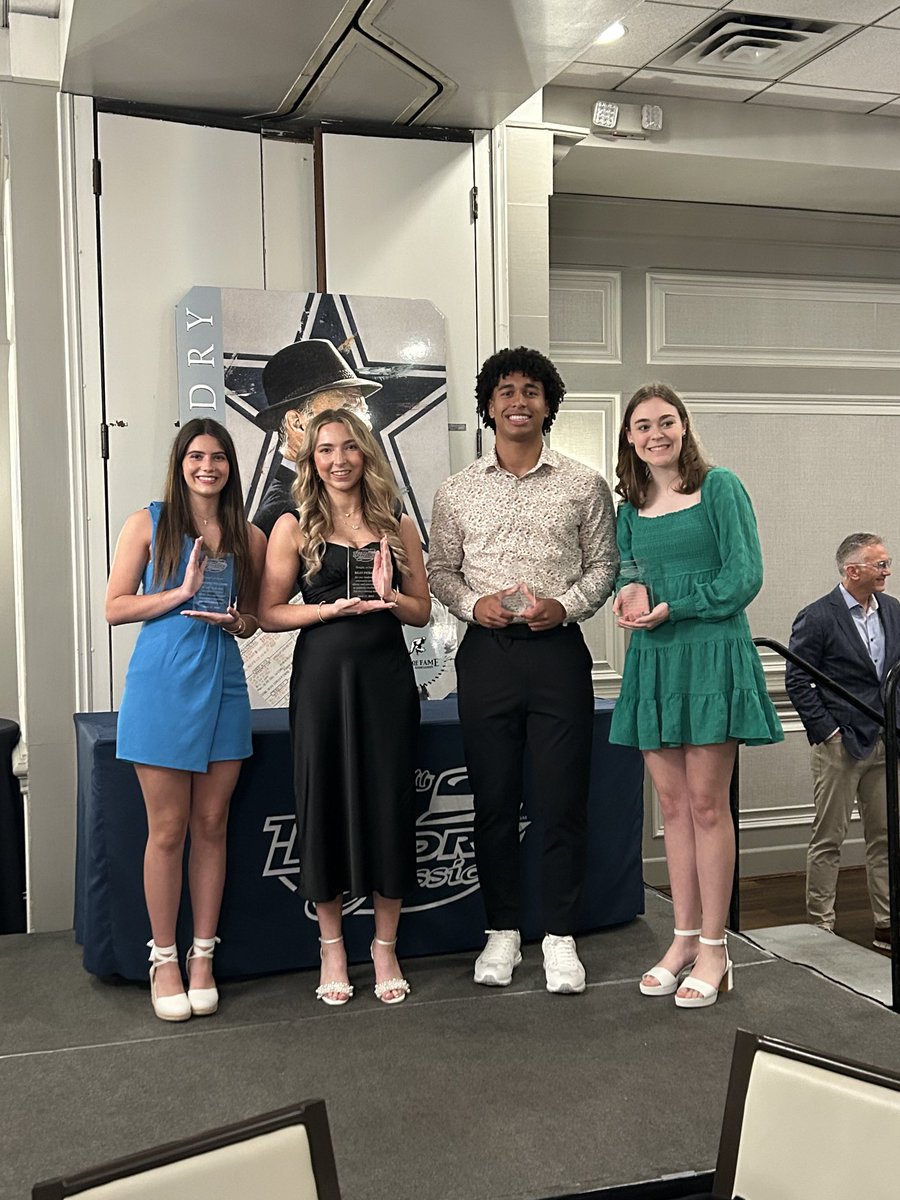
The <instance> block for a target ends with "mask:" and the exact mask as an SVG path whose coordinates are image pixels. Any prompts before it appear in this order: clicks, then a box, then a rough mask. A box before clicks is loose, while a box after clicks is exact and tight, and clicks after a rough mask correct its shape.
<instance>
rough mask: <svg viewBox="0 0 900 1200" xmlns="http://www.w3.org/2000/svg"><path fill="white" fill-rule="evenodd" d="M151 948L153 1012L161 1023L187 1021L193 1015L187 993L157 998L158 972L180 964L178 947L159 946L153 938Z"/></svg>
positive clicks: (151, 999)
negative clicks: (166, 967)
mask: <svg viewBox="0 0 900 1200" xmlns="http://www.w3.org/2000/svg"><path fill="white" fill-rule="evenodd" d="M147 945H148V946H149V947H150V1002H151V1004H152V1005H153V1011H154V1012H155V1013H156V1015H157V1016H158V1017H159V1019H160V1020H161V1021H187V1020H188V1019H189V1017H190V1015H191V1002H190V1000H188V998H187V994H186V993H185V992H176V993H175V995H174V996H157V994H156V972H157V969H158V968H159V967H162V966H165V965H166V964H167V963H175V964H176V965H177V963H178V947H177V946H157V944H156V942H154V940H153V939H152V938H151V939H150V941H149V942H148V943H147Z"/></svg>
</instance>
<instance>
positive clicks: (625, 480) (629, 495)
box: [616, 383, 712, 508]
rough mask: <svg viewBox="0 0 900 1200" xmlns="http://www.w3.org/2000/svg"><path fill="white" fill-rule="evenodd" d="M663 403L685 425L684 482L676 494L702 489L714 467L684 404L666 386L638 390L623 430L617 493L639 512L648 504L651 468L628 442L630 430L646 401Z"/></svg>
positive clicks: (680, 471) (681, 472)
mask: <svg viewBox="0 0 900 1200" xmlns="http://www.w3.org/2000/svg"><path fill="white" fill-rule="evenodd" d="M654 399H658V400H663V401H665V403H666V404H671V406H672V407H673V408H674V409H675V411H676V412H677V413H678V416H679V418H680V419H681V421H682V422H683V423H684V440H683V442H682V443H681V454H680V455H679V456H678V474H679V476H680V482H679V484H678V487H677V488H676V489H675V490H676V491H679V492H682V493H683V494H684V495H686V496H689V495H691V494H692V493H693V492H696V491H697V489H698V488H699V487H700V486H701V485H702V483H703V480H704V479H705V478H706V475H707V472H708V471H709V469H710V467H711V465H712V464H711V463H710V462H708V461H707V459H706V456H705V455H704V453H703V449H702V447H701V446H700V443H699V441H698V440H697V438H696V437H695V436H694V427H693V424H692V422H691V419H690V417H689V416H688V410H687V409H686V408H685V406H684V401H683V400H682V399H681V397H680V396H679V395H678V393H677V392H675V391H673V389H672V388H670V387H669V385H668V384H666V383H647V384H645V385H644V386H643V387H641V388H638V390H637V391H636V392H635V393H634V395H633V396H632V397H631V399H630V400H629V401H628V407H627V408H626V409H625V415H624V417H623V418H622V425H621V428H620V429H619V460H618V462H617V463H616V475H617V476H618V479H619V482H618V483H617V484H616V491H617V492H618V494H619V495H620V496H621V497H622V499H623V500H627V501H628V502H629V503H630V504H632V505H633V506H634V507H635V508H643V507H644V505H645V504H646V503H647V489H648V488H649V486H650V468H649V467H648V466H647V464H646V463H645V462H642V461H641V459H639V458H638V456H637V452H636V450H635V448H634V446H633V445H632V444H631V442H629V440H628V430H629V428H630V426H631V418H632V416H633V415H634V410H635V409H636V408H637V406H638V405H639V404H643V402H644V401H645V400H654Z"/></svg>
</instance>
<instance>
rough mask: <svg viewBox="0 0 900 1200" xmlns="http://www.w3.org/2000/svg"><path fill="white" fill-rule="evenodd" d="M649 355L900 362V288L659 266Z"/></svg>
mask: <svg viewBox="0 0 900 1200" xmlns="http://www.w3.org/2000/svg"><path fill="white" fill-rule="evenodd" d="M647 361H648V362H650V363H712V364H718V365H721V366H736V365H741V364H746V365H753V366H773V365H781V366H793V367H822V366H832V367H896V366H900V286H897V285H894V284H889V283H852V282H848V281H847V280H844V279H790V278H778V277H767V276H756V277H754V276H731V275H713V274H687V273H683V272H655V271H652V272H649V273H648V275H647Z"/></svg>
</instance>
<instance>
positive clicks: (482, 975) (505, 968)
mask: <svg viewBox="0 0 900 1200" xmlns="http://www.w3.org/2000/svg"><path fill="white" fill-rule="evenodd" d="M484 932H485V933H486V934H487V935H488V940H487V945H486V946H485V948H484V949H483V950H482V952H481V953H480V954H479V955H478V957H477V958H476V959H475V982H476V983H483V984H486V985H487V987H508V986H509V984H510V983H512V976H513V970H514V968H515V967H517V966H518V965H519V963H520V962H521V961H522V952H521V950H520V946H521V945H522V938H521V937H520V935H519V931H518V929H486V930H485V931H484Z"/></svg>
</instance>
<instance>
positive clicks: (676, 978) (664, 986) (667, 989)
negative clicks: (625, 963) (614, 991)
mask: <svg viewBox="0 0 900 1200" xmlns="http://www.w3.org/2000/svg"><path fill="white" fill-rule="evenodd" d="M672 932H673V933H674V934H675V936H676V937H700V930H699V929H673V930H672ZM700 940H701V941H702V940H703V939H702V938H700ZM693 965H694V964H693V963H688V964H687V965H686V966H684V967H682V968H681V970H680V971H679V972H678V974H677V975H673V974H672V972H671V971H670V970H669V969H668V967H660V966H655V967H651V968H650V970H649V971H645V972H644V974H643V976H642V977H641V982H640V985H639V986H640V989H641V995H642V996H671V995H672V993H673V992H677V991H678V989H679V987H680V986H681V983H680V980H681V977H682V976H683V975H684V974H685V973H686V972H688V971H690V970H691V968H692V967H693ZM648 975H649V976H650V978H651V979H655V980H657V982H658V984H659V986H658V987H657V986H656V984H646V983H644V979H645V978H646V977H647V976H648Z"/></svg>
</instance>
